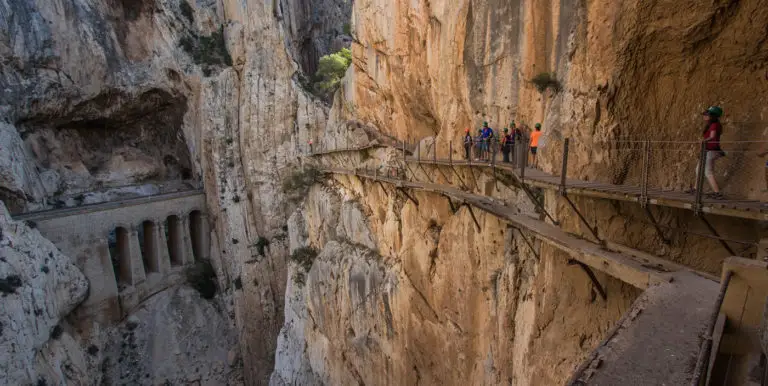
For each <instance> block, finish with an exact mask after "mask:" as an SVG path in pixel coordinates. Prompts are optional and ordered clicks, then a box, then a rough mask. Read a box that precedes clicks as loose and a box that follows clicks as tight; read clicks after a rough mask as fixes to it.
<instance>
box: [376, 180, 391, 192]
mask: <svg viewBox="0 0 768 386" xmlns="http://www.w3.org/2000/svg"><path fill="white" fill-rule="evenodd" d="M376 182H378V183H379V186H381V190H383V191H384V193H386V194H387V195H389V191H388V190H387V189H386V188H385V187H384V184H383V183H382V182H381V181H380V180H376Z"/></svg>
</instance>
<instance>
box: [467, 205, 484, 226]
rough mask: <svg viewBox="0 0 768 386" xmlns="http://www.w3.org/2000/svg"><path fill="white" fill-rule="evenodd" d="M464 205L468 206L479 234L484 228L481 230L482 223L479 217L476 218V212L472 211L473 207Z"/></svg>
mask: <svg viewBox="0 0 768 386" xmlns="http://www.w3.org/2000/svg"><path fill="white" fill-rule="evenodd" d="M463 205H464V206H466V207H467V209H468V210H469V215H470V216H472V221H474V222H475V226H476V227H477V231H478V232H480V231H482V228H480V223H479V222H478V221H477V217H475V212H474V211H473V210H472V206H471V205H469V204H467V203H464V204H463Z"/></svg>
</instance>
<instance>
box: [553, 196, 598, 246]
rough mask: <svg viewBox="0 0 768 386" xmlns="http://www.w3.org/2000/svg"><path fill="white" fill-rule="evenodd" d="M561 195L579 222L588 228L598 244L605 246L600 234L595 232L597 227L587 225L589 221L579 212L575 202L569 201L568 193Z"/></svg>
mask: <svg viewBox="0 0 768 386" xmlns="http://www.w3.org/2000/svg"><path fill="white" fill-rule="evenodd" d="M562 197H563V198H565V200H566V201H568V204H569V205H570V206H571V209H573V211H574V212H576V215H578V216H579V220H581V223H582V224H584V225H585V226H586V227H587V228H588V229H589V231H590V232H592V236H593V237H594V238H595V240H597V242H598V243H600V245H603V246H605V241H603V239H601V238H600V236H598V234H597V227H596V226H595V227H593V226H591V225H589V222H588V221H587V219H586V218H584V216H583V215H582V214H581V212H580V211H579V208H577V207H576V204H574V203H573V201H571V198H570V197H568V194H563V195H562Z"/></svg>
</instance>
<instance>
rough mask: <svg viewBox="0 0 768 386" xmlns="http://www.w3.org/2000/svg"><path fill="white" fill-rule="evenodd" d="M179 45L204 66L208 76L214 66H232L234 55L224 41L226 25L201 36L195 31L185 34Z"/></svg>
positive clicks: (204, 71)
mask: <svg viewBox="0 0 768 386" xmlns="http://www.w3.org/2000/svg"><path fill="white" fill-rule="evenodd" d="M179 47H181V48H182V49H183V50H184V51H185V52H186V53H187V54H189V56H191V57H192V60H194V62H195V63H197V64H199V65H200V66H201V67H202V68H203V73H205V74H206V76H207V75H209V74H210V73H211V71H212V67H215V66H227V67H230V66H232V57H231V56H230V55H229V51H227V44H226V42H225V41H224V26H221V27H220V28H219V30H218V31H215V32H213V33H211V35H210V36H199V35H197V34H195V33H194V32H192V33H190V34H189V35H187V36H183V37H182V38H181V39H179Z"/></svg>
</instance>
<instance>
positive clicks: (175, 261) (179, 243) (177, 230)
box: [165, 214, 184, 266]
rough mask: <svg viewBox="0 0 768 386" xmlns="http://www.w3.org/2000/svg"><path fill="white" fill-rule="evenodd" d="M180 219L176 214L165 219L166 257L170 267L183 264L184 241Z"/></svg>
mask: <svg viewBox="0 0 768 386" xmlns="http://www.w3.org/2000/svg"><path fill="white" fill-rule="evenodd" d="M181 227H182V221H181V217H179V216H178V215H176V214H172V215H169V216H168V217H167V218H166V219H165V240H166V242H167V244H168V255H169V257H170V258H171V265H172V266H180V265H183V264H184V246H183V243H184V240H183V237H184V236H183V235H184V234H183V230H182V228H181Z"/></svg>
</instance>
